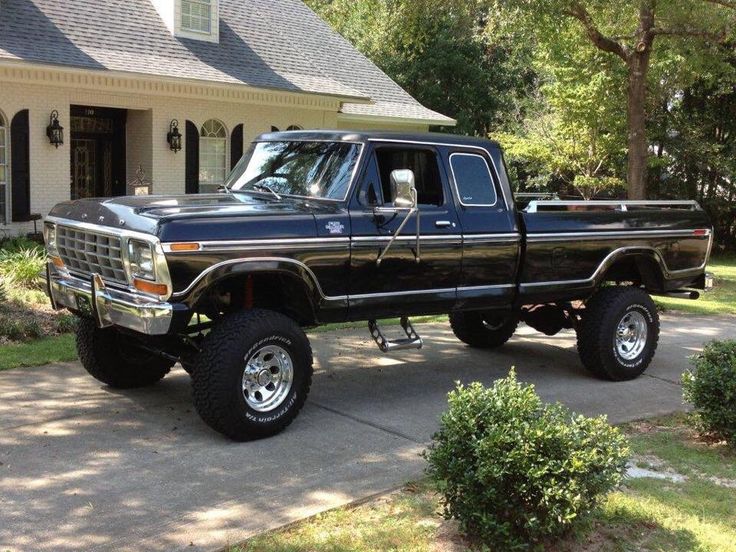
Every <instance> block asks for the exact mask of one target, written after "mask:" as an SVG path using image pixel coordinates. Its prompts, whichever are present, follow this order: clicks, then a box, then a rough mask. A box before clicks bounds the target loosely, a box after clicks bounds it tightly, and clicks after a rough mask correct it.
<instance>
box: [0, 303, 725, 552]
mask: <svg viewBox="0 0 736 552" xmlns="http://www.w3.org/2000/svg"><path fill="white" fill-rule="evenodd" d="M735 325H736V319H734V318H702V317H695V316H687V317H685V316H664V317H663V321H662V328H663V332H662V339H661V341H660V347H659V351H658V353H657V356H656V357H655V361H654V364H653V365H652V367H651V368H650V369H649V371H648V373H647V375H645V376H643V377H641V378H640V379H638V380H636V381H633V382H626V383H608V382H602V381H598V380H596V379H593V378H592V377H590V376H589V375H588V374H587V373H586V372H585V371H584V369H583V368H582V366H581V364H580V362H579V360H578V357H577V353H576V350H575V341H574V335H573V334H572V333H571V332H566V333H564V334H560V335H558V336H555V337H552V338H546V337H544V336H542V335H540V334H537V333H535V332H533V331H532V330H530V329H529V328H526V327H522V328H521V329H520V330H519V332H518V334H517V336H515V337H514V338H513V339H512V341H511V342H510V343H509V344H508V345H507V346H506V347H504V348H502V349H500V350H498V351H496V352H487V351H478V350H473V349H469V348H467V347H465V346H463V345H462V344H461V343H459V342H458V341H457V340H456V339H455V338H454V336H453V335H452V333H451V332H450V330H449V327H447V326H446V325H444V324H429V325H424V326H421V327H420V333H422V335H423V336H424V337H425V342H426V345H425V348H424V349H422V350H421V351H412V352H408V353H403V354H395V355H389V356H384V355H381V354H380V353H379V352H378V349H377V348H376V347H375V346H374V345H373V343H372V341H370V340H369V338H368V333H367V331H341V332H334V333H329V334H315V335H314V336H312V338H313V339H312V341H313V347H314V350H315V357H316V374H315V379H314V384H313V387H312V394H311V396H310V398H309V400H308V401H307V405H306V407H305V409H304V411H303V412H302V414H301V415H300V416H299V418H298V419H297V420H296V422H294V424H293V425H292V426H291V427H290V428H289V429H288V430H287V431H286V432H285V433H283V434H281V435H279V436H277V437H274V438H271V439H267V440H264V441H259V442H253V443H244V444H238V443H232V442H229V441H227V440H225V439H224V438H222V437H220V436H219V435H218V434H216V433H214V432H212V431H210V430H209V429H208V428H207V427H206V426H205V425H204V424H203V423H202V422H201V421H200V420H199V418H198V417H197V415H196V413H195V412H194V411H193V409H192V407H191V401H190V388H189V379H188V376H187V375H186V374H185V373H184V372H183V371H182V370H181V369H177V370H175V371H174V372H173V373H172V374H171V375H170V376H168V377H167V378H166V379H165V380H164V381H163V382H162V383H160V384H159V385H156V386H154V387H152V388H150V389H145V390H138V391H125V392H120V391H114V390H111V389H108V388H106V387H104V386H102V385H100V384H99V383H97V382H96V381H94V380H93V379H92V378H90V377H88V376H87V375H86V373H85V372H84V370H83V369H82V368H81V367H80V366H79V365H78V364H76V363H70V364H62V365H57V366H46V367H41V368H31V369H19V370H12V371H9V372H2V373H0V550H2V551H5V550H6V549H9V550H13V551H15V550H54V551H57V552H58V551H68V550H143V549H145V550H210V549H217V548H221V547H224V546H226V545H227V544H232V543H237V542H239V541H241V540H243V539H245V538H247V537H249V536H251V535H253V534H255V533H259V532H262V531H265V530H268V529H272V528H275V527H278V526H280V525H283V524H285V523H288V522H291V521H294V520H296V519H299V518H302V517H306V516H309V515H312V514H315V513H317V512H320V511H323V510H326V509H329V508H333V507H336V506H340V505H343V504H346V503H349V502H351V501H354V500H357V499H360V498H363V497H366V496H370V495H371V494H375V493H379V492H382V491H385V490H387V489H390V488H392V487H395V486H398V485H401V484H402V483H404V482H406V481H408V480H411V479H412V478H417V477H419V476H421V474H422V470H423V461H422V460H421V458H420V456H419V453H420V451H421V450H422V449H423V448H424V445H425V443H427V442H428V440H429V437H430V435H431V434H432V432H433V431H434V430H435V429H436V427H437V417H438V415H439V414H440V413H441V411H442V410H443V409H444V407H445V395H446V393H447V391H449V390H450V389H451V388H452V387H453V382H454V381H456V380H462V381H465V382H469V381H473V380H480V381H483V382H485V383H490V382H492V381H493V380H494V379H495V378H498V377H501V376H503V375H505V374H506V373H507V372H508V370H509V368H510V367H511V366H516V368H517V371H518V374H519V377H520V378H521V379H523V380H525V381H529V382H533V383H535V384H536V386H537V390H538V391H539V393H540V394H541V395H542V396H543V397H544V398H545V399H547V400H550V401H562V402H564V403H567V404H568V405H569V406H571V407H572V408H573V409H575V410H577V411H579V412H582V413H585V414H598V413H606V414H608V415H609V417H610V419H611V421H613V422H621V421H626V420H632V419H636V418H642V417H646V416H652V415H656V414H664V413H669V412H673V411H676V410H679V409H681V408H683V406H682V403H681V389H680V386H679V383H678V381H679V376H680V373H681V372H682V371H683V370H684V369H686V368H687V367H688V362H687V358H686V357H687V356H688V355H690V354H692V353H694V352H696V351H698V350H699V349H700V348H701V346H702V344H703V343H704V342H706V341H708V340H710V339H713V338H727V337H733V335H734V327H736V326H735ZM0 354H2V352H0Z"/></svg>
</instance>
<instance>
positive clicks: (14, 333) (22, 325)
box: [0, 316, 43, 341]
mask: <svg viewBox="0 0 736 552" xmlns="http://www.w3.org/2000/svg"><path fill="white" fill-rule="evenodd" d="M42 336H43V328H42V327H41V325H40V324H39V323H38V321H36V320H32V319H31V320H28V319H26V318H18V319H15V318H9V317H7V316H0V337H4V338H6V339H9V340H10V341H27V340H29V339H37V338H39V337H42Z"/></svg>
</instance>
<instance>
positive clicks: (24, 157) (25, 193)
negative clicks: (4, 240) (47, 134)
mask: <svg viewBox="0 0 736 552" xmlns="http://www.w3.org/2000/svg"><path fill="white" fill-rule="evenodd" d="M28 136H29V128H28V110H27V109H24V110H23V111H19V112H18V113H16V114H15V117H13V121H12V122H11V123H10V153H11V166H10V186H11V198H12V204H13V222H24V221H28V220H30V218H31V161H30V147H29V140H28Z"/></svg>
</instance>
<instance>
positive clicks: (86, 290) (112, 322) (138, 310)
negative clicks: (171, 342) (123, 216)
mask: <svg viewBox="0 0 736 552" xmlns="http://www.w3.org/2000/svg"><path fill="white" fill-rule="evenodd" d="M42 277H43V278H44V280H45V285H46V293H47V294H48V296H49V298H50V299H51V305H52V306H53V307H54V308H55V309H61V308H65V307H66V308H69V309H72V310H73V311H75V312H79V313H81V314H86V315H89V316H91V317H92V318H94V319H95V320H96V321H97V326H98V327H100V328H107V327H110V326H120V327H122V328H127V329H129V330H134V331H136V332H140V333H144V334H148V335H163V334H166V333H168V331H169V328H170V326H171V321H172V319H173V317H174V307H173V306H172V305H171V304H170V303H165V302H161V301H156V300H153V299H151V298H148V297H145V296H142V295H139V294H135V293H129V292H125V291H120V290H116V289H111V288H107V287H105V284H104V282H103V281H102V278H101V277H100V276H99V275H97V274H93V275H92V277H91V278H90V279H89V280H84V279H82V278H77V277H76V276H71V275H67V274H60V273H58V272H57V271H56V269H55V268H54V267H53V265H52V264H51V263H49V264H48V265H47V266H46V273H45V274H43V275H42Z"/></svg>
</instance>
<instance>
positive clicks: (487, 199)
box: [450, 152, 498, 207]
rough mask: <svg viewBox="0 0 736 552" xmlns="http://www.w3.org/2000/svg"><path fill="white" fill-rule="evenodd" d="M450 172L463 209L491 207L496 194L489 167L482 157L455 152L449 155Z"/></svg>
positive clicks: (496, 196) (495, 200) (496, 200)
mask: <svg viewBox="0 0 736 552" xmlns="http://www.w3.org/2000/svg"><path fill="white" fill-rule="evenodd" d="M450 170H451V171H452V177H453V180H454V182H455V191H456V192H457V195H458V198H459V199H460V203H461V204H462V205H463V206H464V207H493V206H494V205H496V203H497V202H498V193H497V191H496V184H495V182H494V179H493V174H492V172H491V167H490V165H489V164H488V161H487V160H486V158H485V157H483V156H482V155H479V154H476V153H465V152H455V153H452V154H450Z"/></svg>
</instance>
